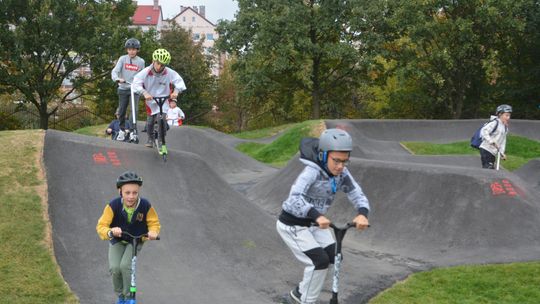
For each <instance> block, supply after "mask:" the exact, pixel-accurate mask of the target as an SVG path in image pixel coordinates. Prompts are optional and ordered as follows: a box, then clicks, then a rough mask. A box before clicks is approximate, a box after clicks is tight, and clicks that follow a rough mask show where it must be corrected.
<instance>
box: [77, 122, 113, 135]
mask: <svg viewBox="0 0 540 304" xmlns="http://www.w3.org/2000/svg"><path fill="white" fill-rule="evenodd" d="M108 126H109V124H102V125H95V126H88V127H84V128H80V129H77V130H75V131H73V133H77V134H83V135H89V136H97V137H110V135H107V134H105V130H106V129H107V127H108Z"/></svg>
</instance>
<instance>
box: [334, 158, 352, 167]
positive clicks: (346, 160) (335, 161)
mask: <svg viewBox="0 0 540 304" xmlns="http://www.w3.org/2000/svg"><path fill="white" fill-rule="evenodd" d="M330 158H331V159H332V160H333V161H334V163H336V165H343V166H347V165H348V164H349V163H350V162H351V161H350V160H349V159H345V160H343V159H338V158H333V157H330Z"/></svg>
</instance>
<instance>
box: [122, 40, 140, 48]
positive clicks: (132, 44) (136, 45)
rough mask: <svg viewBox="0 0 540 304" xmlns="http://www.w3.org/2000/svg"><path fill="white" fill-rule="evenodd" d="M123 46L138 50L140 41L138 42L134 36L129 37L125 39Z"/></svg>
mask: <svg viewBox="0 0 540 304" xmlns="http://www.w3.org/2000/svg"><path fill="white" fill-rule="evenodd" d="M125 48H126V49H137V50H138V49H140V48H141V43H140V42H139V40H137V39H135V38H129V39H128V40H127V41H126V44H125Z"/></svg>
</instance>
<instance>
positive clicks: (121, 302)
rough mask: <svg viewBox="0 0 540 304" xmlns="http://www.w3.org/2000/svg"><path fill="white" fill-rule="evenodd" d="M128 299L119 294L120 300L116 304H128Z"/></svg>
mask: <svg viewBox="0 0 540 304" xmlns="http://www.w3.org/2000/svg"><path fill="white" fill-rule="evenodd" d="M126 303H127V302H126V300H125V299H124V296H123V295H122V296H118V302H116V304H126Z"/></svg>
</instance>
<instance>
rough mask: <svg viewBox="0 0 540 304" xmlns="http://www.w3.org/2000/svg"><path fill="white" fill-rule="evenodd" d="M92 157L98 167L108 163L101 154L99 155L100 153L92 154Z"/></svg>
mask: <svg viewBox="0 0 540 304" xmlns="http://www.w3.org/2000/svg"><path fill="white" fill-rule="evenodd" d="M92 157H93V158H94V163H95V164H98V165H105V164H107V162H108V161H107V158H106V157H105V155H103V153H101V152H99V153H94V155H92Z"/></svg>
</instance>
